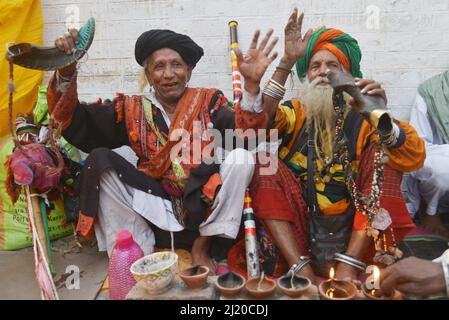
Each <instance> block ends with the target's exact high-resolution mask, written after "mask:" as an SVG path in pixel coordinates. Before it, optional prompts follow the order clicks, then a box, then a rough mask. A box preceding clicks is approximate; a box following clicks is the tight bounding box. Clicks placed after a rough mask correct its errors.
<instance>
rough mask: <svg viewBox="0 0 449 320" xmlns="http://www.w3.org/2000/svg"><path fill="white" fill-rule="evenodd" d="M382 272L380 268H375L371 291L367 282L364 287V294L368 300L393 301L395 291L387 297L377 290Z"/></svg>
mask: <svg viewBox="0 0 449 320" xmlns="http://www.w3.org/2000/svg"><path fill="white" fill-rule="evenodd" d="M379 277H380V271H379V268H378V267H376V266H375V267H374V268H373V278H372V280H371V286H370V288H371V289H368V288H367V286H366V282H365V283H364V284H363V285H362V292H363V294H364V295H365V297H367V298H368V299H371V300H392V299H393V297H394V290H393V291H392V292H391V293H390V294H389V295H385V294H384V293H383V292H382V291H381V290H380V289H378V288H377V289H376V288H375V284H376V283H379Z"/></svg>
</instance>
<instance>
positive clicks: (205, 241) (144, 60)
mask: <svg viewBox="0 0 449 320" xmlns="http://www.w3.org/2000/svg"><path fill="white" fill-rule="evenodd" d="M272 33H273V31H272V30H270V31H269V32H268V33H267V35H266V36H265V37H264V39H263V40H262V42H260V44H259V45H258V37H259V34H260V32H259V31H257V32H256V33H255V36H254V40H253V43H252V45H251V48H250V50H249V52H248V55H247V56H246V57H245V59H244V61H242V62H241V65H240V70H241V73H242V76H243V78H244V80H245V85H244V89H245V90H244V94H243V95H244V98H243V100H242V101H241V105H242V107H243V106H244V105H245V104H247V103H250V102H251V99H252V98H254V96H255V94H256V93H257V92H258V91H259V83H260V80H261V78H262V76H263V74H264V73H265V70H266V68H267V67H268V65H269V64H270V63H271V62H272V61H273V60H274V59H275V58H276V53H273V54H272V50H273V48H274V46H275V44H276V42H277V39H273V40H270V38H271V34H272ZM77 40H78V32H77V31H76V30H70V32H69V33H67V34H65V35H64V36H62V37H59V38H58V39H57V40H56V41H55V45H56V46H57V47H58V48H59V49H60V50H61V51H64V52H66V53H67V54H71V52H72V51H73V50H74V44H75V43H76V41H77ZM202 56H203V49H202V48H201V47H200V46H198V45H197V44H196V43H195V42H194V41H193V40H192V39H191V38H190V37H188V36H186V35H183V34H178V33H175V32H173V31H170V30H150V31H147V32H144V33H143V34H142V35H141V36H140V37H139V38H138V39H137V42H136V45H135V58H136V60H137V62H138V63H139V64H140V65H141V66H142V67H143V68H144V69H143V73H144V81H143V83H146V82H148V84H149V85H150V87H151V90H150V92H149V93H148V94H144V95H139V96H125V95H123V94H118V96H117V98H116V99H114V101H113V102H111V103H101V101H99V102H97V103H93V104H87V105H86V104H81V103H80V102H79V101H78V98H77V80H76V79H77V72H76V65H74V64H73V65H70V66H67V67H65V68H63V69H60V70H58V71H57V72H56V73H55V74H54V76H53V77H52V78H51V79H50V82H49V85H48V94H47V100H48V105H49V110H50V112H51V113H52V115H53V116H54V118H55V119H56V120H57V121H58V122H59V123H60V125H61V128H62V134H63V136H64V137H65V138H66V139H67V140H68V141H70V142H71V143H72V144H73V145H75V146H76V147H78V148H79V149H81V150H83V151H85V152H87V153H89V157H88V158H87V159H86V163H85V165H84V167H83V170H82V172H81V174H80V177H79V178H78V179H77V182H76V187H75V189H76V190H77V191H78V193H79V200H80V201H79V202H80V210H79V217H78V223H77V228H76V230H77V232H79V233H80V234H81V235H83V236H85V237H92V236H93V231H94V230H95V235H96V238H97V241H98V246H99V249H100V250H102V251H104V250H107V251H108V254H111V251H112V249H113V246H114V243H115V235H116V233H117V231H119V230H121V229H127V230H129V231H130V232H131V233H132V234H133V236H134V239H135V240H136V241H137V243H138V244H139V245H140V246H141V247H142V249H143V251H144V252H145V253H146V254H148V253H151V252H152V251H153V250H154V246H155V245H156V246H157V247H165V248H167V247H170V246H171V245H172V246H173V243H174V246H175V247H182V248H187V249H190V248H191V250H192V259H193V261H192V262H193V264H203V265H207V266H209V267H210V270H211V272H212V273H214V271H215V269H214V262H213V261H212V259H211V257H210V254H209V251H210V250H209V249H211V247H210V246H211V245H213V244H217V243H218V245H215V248H218V249H216V251H218V252H219V253H221V254H222V256H223V254H224V257H226V251H227V250H225V249H224V248H225V247H226V245H228V246H229V244H225V242H226V241H225V240H221V239H235V238H236V236H237V234H238V231H239V227H240V222H241V216H242V208H243V200H244V193H245V189H246V188H247V186H248V184H249V182H250V180H251V177H252V174H253V170H254V159H253V158H252V155H251V154H250V153H249V152H248V151H246V150H244V149H234V150H230V152H228V153H227V155H226V153H225V155H224V156H223V157H222V158H224V157H225V159H217V157H218V156H217V154H216V153H214V152H213V150H212V152H210V153H204V152H203V153H200V156H203V158H200V159H199V160H198V158H195V157H197V156H198V155H195V145H196V146H198V145H199V146H200V147H201V149H200V152H202V151H204V149H205V147H207V146H209V145H210V144H212V143H213V142H214V135H210V134H206V133H207V130H208V129H212V128H214V129H217V130H219V131H220V132H221V133H223V132H224V131H225V130H226V129H235V128H239V129H243V130H245V129H247V128H249V127H251V128H257V127H260V128H265V127H266V122H267V117H266V116H265V115H263V114H260V115H259V114H251V113H249V112H246V111H244V110H243V109H238V110H236V109H234V108H233V107H232V103H231V104H229V103H228V101H227V100H226V98H225V97H224V95H223V93H222V92H221V91H219V90H218V89H207V88H190V87H188V82H189V80H190V77H191V75H192V70H193V68H194V67H195V66H196V64H197V63H198V61H199V60H200V59H201V57H202ZM245 95H246V97H247V98H245ZM253 102H254V101H253ZM57 105H58V106H59V107H58V108H56V106H57ZM123 145H128V146H130V147H131V148H132V149H133V150H134V152H135V153H136V154H137V156H138V158H139V160H138V164H137V169H136V168H134V167H133V166H132V165H131V164H130V163H128V162H127V161H126V160H124V159H123V158H122V157H120V156H119V155H118V154H116V153H114V152H113V151H111V149H114V148H117V147H120V146H123ZM212 149H213V148H212ZM197 151H198V150H197ZM195 160H196V161H195ZM205 160H209V161H205ZM210 160H216V161H210ZM251 160H252V161H251ZM217 162H218V163H217ZM168 231H169V232H170V234H171V241H170V234H168ZM173 232H174V235H173ZM212 237H213V239H214V241H213V242H211V238H212ZM217 239H218V240H217ZM215 240H217V241H215ZM227 241H228V242H230V241H229V240H227ZM220 251H221V252H220Z"/></svg>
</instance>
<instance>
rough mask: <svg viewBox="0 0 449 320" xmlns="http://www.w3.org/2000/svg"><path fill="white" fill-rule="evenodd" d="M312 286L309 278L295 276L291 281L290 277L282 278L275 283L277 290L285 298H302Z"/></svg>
mask: <svg viewBox="0 0 449 320" xmlns="http://www.w3.org/2000/svg"><path fill="white" fill-rule="evenodd" d="M292 285H293V286H292ZM311 285H312V282H311V281H310V280H309V278H306V277H302V276H299V275H295V276H294V277H293V279H292V277H291V275H289V274H287V275H285V276H282V277H280V278H279V279H278V281H277V286H278V288H279V289H280V290H281V291H282V292H283V293H285V294H286V295H287V296H289V297H292V298H297V297H300V296H302V295H303V294H304V293H305V292H306V291H307V290H308V289H309V288H310V286H311Z"/></svg>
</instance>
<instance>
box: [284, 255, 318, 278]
mask: <svg viewBox="0 0 449 320" xmlns="http://www.w3.org/2000/svg"><path fill="white" fill-rule="evenodd" d="M299 260H300V261H299V262H298V263H295V264H294V265H292V266H291V267H290V270H289V271H288V272H287V275H290V276H291V275H292V273H293V274H297V273H298V272H299V271H301V270H302V269H303V268H304V267H305V266H306V265H308V264H309V263H310V262H312V260H310V258H309V257H305V256H301V257H299Z"/></svg>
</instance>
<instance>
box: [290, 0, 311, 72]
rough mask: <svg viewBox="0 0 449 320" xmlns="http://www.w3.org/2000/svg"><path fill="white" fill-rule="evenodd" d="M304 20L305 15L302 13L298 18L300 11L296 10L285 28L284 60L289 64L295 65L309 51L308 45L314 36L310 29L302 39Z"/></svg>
mask: <svg viewBox="0 0 449 320" xmlns="http://www.w3.org/2000/svg"><path fill="white" fill-rule="evenodd" d="M303 19H304V13H301V14H300V15H299V17H298V9H297V8H295V9H294V10H293V13H292V14H291V15H290V18H289V19H288V22H287V25H286V26H285V29H284V32H285V40H284V41H285V43H284V47H285V52H284V59H286V60H287V61H288V62H289V64H292V65H293V64H294V63H295V62H296V61H297V60H298V59H299V58H301V57H303V56H304V54H305V53H306V50H307V45H308V43H309V40H310V38H311V37H312V35H313V30H312V29H309V30H308V31H307V33H306V34H305V35H304V37H302V21H303Z"/></svg>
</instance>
